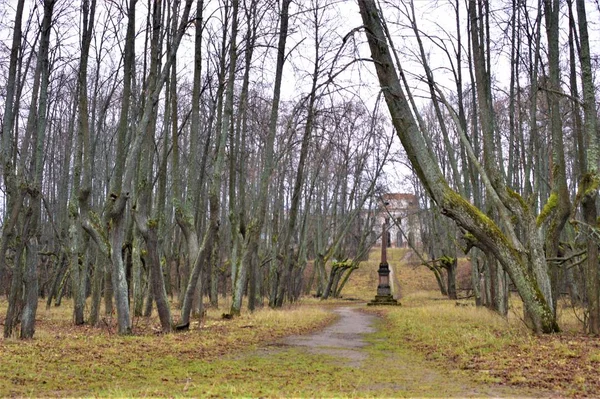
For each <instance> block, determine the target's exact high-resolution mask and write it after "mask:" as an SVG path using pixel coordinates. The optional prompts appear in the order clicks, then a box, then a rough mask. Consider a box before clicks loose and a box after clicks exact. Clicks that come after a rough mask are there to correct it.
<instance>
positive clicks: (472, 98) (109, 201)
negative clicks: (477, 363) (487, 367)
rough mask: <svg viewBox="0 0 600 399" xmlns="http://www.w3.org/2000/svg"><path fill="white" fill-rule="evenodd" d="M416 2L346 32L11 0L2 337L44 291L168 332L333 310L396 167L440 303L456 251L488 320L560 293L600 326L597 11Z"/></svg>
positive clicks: (310, 6)
mask: <svg viewBox="0 0 600 399" xmlns="http://www.w3.org/2000/svg"><path fill="white" fill-rule="evenodd" d="M424 4H425V3H421V2H414V1H411V2H404V3H402V4H398V3H397V2H388V1H382V2H375V1H373V0H359V1H358V6H359V7H358V10H355V11H354V12H357V11H359V10H360V16H361V18H362V26H348V20H351V19H349V18H348V15H349V14H348V12H349V11H348V10H344V8H345V7H346V5H345V4H340V3H339V2H336V1H329V0H310V1H306V2H304V1H303V2H298V1H291V0H280V1H278V0H260V1H259V0H242V1H240V0H212V1H208V0H195V1H194V0H112V1H106V2H96V0H83V1H82V2H81V3H80V4H76V5H71V4H65V3H64V2H58V1H55V0H44V1H40V2H33V3H32V2H26V1H25V0H17V1H16V4H14V7H12V8H10V10H11V12H7V13H5V14H4V16H3V17H2V20H1V23H2V26H1V28H2V31H3V32H7V36H6V37H9V38H10V39H9V40H7V41H5V46H3V48H2V51H1V52H0V57H2V58H1V62H0V71H1V73H2V76H3V77H4V79H3V80H2V84H1V85H0V86H1V87H0V89H1V92H0V99H1V101H0V105H1V107H0V108H1V109H0V112H2V114H1V115H0V116H1V120H2V138H1V140H0V145H1V148H0V157H1V159H0V160H1V164H2V205H3V206H2V234H1V236H0V286H1V287H2V290H3V293H4V294H5V295H6V296H7V297H8V309H7V314H6V318H5V323H4V335H5V336H7V337H8V336H11V335H13V334H17V335H18V336H20V337H22V338H30V337H32V336H33V334H34V331H35V314H36V311H37V303H38V299H39V298H40V297H44V298H46V300H47V305H48V306H51V305H52V304H53V303H54V304H60V303H61V300H62V299H63V298H64V297H65V296H66V297H69V298H71V300H72V301H73V304H74V306H73V309H74V310H73V321H74V323H75V324H82V323H90V324H92V325H96V324H98V322H99V321H100V319H101V317H102V316H101V311H102V309H103V310H104V312H106V313H107V314H113V313H114V314H115V315H116V318H117V323H118V330H119V333H121V334H130V333H131V332H132V317H137V316H143V315H150V314H151V312H152V310H153V307H156V309H157V311H158V314H159V318H160V322H161V326H162V329H163V331H164V332H169V331H172V330H173V329H185V328H188V327H189V322H190V318H191V317H192V315H193V314H202V312H203V307H204V306H206V304H204V303H203V302H204V298H206V301H208V302H209V305H210V306H217V305H218V304H219V301H220V300H221V299H220V298H222V296H223V295H228V296H230V298H231V302H230V307H229V309H228V312H229V313H228V314H229V315H231V316H235V315H237V314H239V313H240V311H241V309H242V304H243V303H245V304H247V306H248V308H249V309H251V310H252V309H255V308H256V307H259V306H263V304H268V305H269V306H273V307H278V306H282V304H283V303H285V302H288V301H295V300H297V299H298V298H299V297H300V296H301V295H303V294H304V293H307V292H316V295H318V296H321V297H328V296H330V295H339V293H340V286H341V287H343V284H344V281H347V277H348V275H347V274H345V275H342V273H350V272H351V271H352V270H353V268H355V267H356V265H357V263H356V262H357V261H358V259H360V258H361V257H362V256H364V254H365V252H366V251H367V250H368V248H370V246H371V245H372V242H373V236H372V234H371V232H372V230H373V223H374V220H375V218H374V215H375V213H376V212H371V211H373V210H376V209H377V208H378V206H379V204H378V201H379V200H380V198H381V195H382V194H383V193H385V192H386V191H388V190H389V189H388V188H387V186H386V184H387V180H386V174H387V172H386V167H388V168H389V165H390V164H394V163H395V164H396V165H398V164H402V165H405V166H406V167H408V168H409V169H410V170H411V171H412V175H410V176H408V177H407V179H408V181H409V184H410V185H411V186H412V187H413V188H414V190H415V192H416V194H418V195H419V197H420V202H421V211H420V212H419V216H420V220H421V223H422V227H421V230H422V232H423V248H424V251H425V252H426V253H425V254H423V255H422V256H423V261H424V263H426V264H428V265H429V266H431V269H432V271H434V273H436V276H437V277H438V281H439V282H440V287H441V288H444V289H447V292H448V294H449V295H456V293H455V289H454V288H453V283H452V278H449V279H448V283H447V284H445V283H443V281H442V279H441V274H440V271H441V270H442V269H444V270H446V272H445V273H446V274H447V275H448V276H449V277H452V276H454V275H455V267H456V257H458V256H459V254H460V253H461V252H464V253H466V254H468V256H469V257H470V260H471V266H472V268H471V279H472V288H473V292H474V298H475V301H476V303H477V304H478V305H485V306H488V307H490V308H492V309H494V310H495V311H497V312H498V313H500V314H504V315H505V314H507V312H508V296H509V290H510V289H511V287H512V289H514V290H516V292H517V293H518V295H519V296H520V298H521V299H522V300H523V303H524V307H525V319H526V320H527V322H528V324H529V325H530V327H531V328H532V330H534V331H536V332H538V333H542V332H553V331H557V330H558V329H559V326H558V324H557V307H558V306H559V303H560V301H561V300H562V297H563V296H564V295H563V294H567V296H568V298H569V299H570V301H571V302H572V304H573V305H574V307H575V308H576V309H577V311H580V310H581V318H582V322H583V325H584V326H585V328H586V329H587V330H588V331H589V332H591V333H594V334H597V333H598V332H599V330H600V298H599V294H600V285H599V282H598V239H597V237H598V236H597V231H598V227H597V197H598V179H599V178H598V153H599V150H598V138H597V135H598V127H597V109H596V87H595V83H594V74H593V71H594V70H595V69H594V65H595V62H596V61H595V57H594V55H593V53H592V50H593V49H592V48H591V46H590V37H589V36H590V35H589V32H588V22H587V15H588V13H589V12H590V7H591V8H592V9H593V8H594V7H596V9H594V11H595V12H597V11H598V10H597V4H595V3H586V2H585V1H584V0H574V1H573V0H567V1H566V2H559V1H558V0H538V1H517V0H512V1H501V2H497V3H494V4H490V2H486V1H483V0H468V1H464V2H461V1H458V0H449V1H446V2H436V3H435V6H436V7H439V8H441V9H442V12H443V10H445V11H446V12H445V13H444V15H445V17H448V16H452V17H453V23H452V24H449V25H447V26H445V25H443V24H441V23H440V24H437V25H436V26H435V27H434V28H433V27H432V25H431V24H427V23H424V20H423V13H425V12H426V11H427V10H424V9H423V7H427V5H426V4H425V5H424ZM586 7H587V10H586ZM359 24H360V22H359ZM367 48H368V49H369V50H370V53H371V56H370V57H369V56H367V54H366V53H367ZM440 59H441V60H442V62H439V60H440ZM499 59H504V60H508V63H506V64H505V65H504V64H502V63H498V60H499ZM440 65H441V66H440ZM501 69H509V73H508V74H506V71H505V70H501ZM373 71H375V73H376V78H377V83H379V88H378V90H379V89H380V96H374V97H372V98H373V99H372V100H371V99H366V97H367V96H366V95H365V93H366V92H368V88H369V86H370V82H369V77H368V76H369V74H372V73H373ZM501 73H502V74H504V75H507V76H508V80H507V81H505V80H503V79H501V80H497V79H496V77H497V75H499V74H501ZM291 75H294V76H295V78H296V79H297V80H298V81H299V82H301V84H296V85H294V84H293V83H291V82H292V80H291V79H290V76H291ZM292 86H293V89H292V88H291V87H292ZM290 91H294V93H290ZM384 102H385V104H386V105H387V108H388V111H389V116H391V119H390V118H388V115H387V114H386V113H384V112H383V111H382V109H381V108H382V107H381V106H382V105H383V103H384ZM390 128H393V129H395V131H396V134H397V136H398V137H399V139H400V141H401V144H402V147H403V148H404V150H405V152H404V154H398V153H396V151H395V150H394V147H393V145H392V139H391V137H390V134H389V130H390ZM440 214H442V215H445V216H447V218H440V217H439V215H440ZM332 262H334V265H335V266H336V267H330V266H328V265H330V264H331V263H332ZM169 296H170V297H171V298H172V300H170V299H169ZM244 298H246V299H247V302H243V299H244ZM171 303H174V304H176V306H179V307H181V316H180V318H179V319H178V320H174V319H173V316H172V314H171V310H172V309H171V306H172V305H171Z"/></svg>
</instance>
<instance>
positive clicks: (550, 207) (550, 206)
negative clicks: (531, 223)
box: [536, 193, 558, 227]
mask: <svg viewBox="0 0 600 399" xmlns="http://www.w3.org/2000/svg"><path fill="white" fill-rule="evenodd" d="M557 206H558V194H556V193H552V194H550V197H549V198H548V201H546V204H545V205H544V207H543V208H542V211H541V212H540V214H539V215H538V217H537V219H536V224H537V226H538V227H540V226H541V225H542V224H543V223H544V221H545V220H546V219H548V217H549V216H550V215H551V214H552V212H553V211H554V210H555V209H556V207H557Z"/></svg>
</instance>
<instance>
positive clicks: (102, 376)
mask: <svg viewBox="0 0 600 399" xmlns="http://www.w3.org/2000/svg"><path fill="white" fill-rule="evenodd" d="M220 314H221V313H220V312H219V310H217V309H213V310H210V311H209V312H208V314H207V317H206V321H205V322H204V325H203V326H202V328H200V327H199V325H198V323H196V324H195V325H193V326H192V327H193V328H192V330H190V331H188V332H185V333H180V334H169V335H159V334H155V333H153V331H155V330H156V329H157V327H158V321H157V319H156V317H155V318H152V319H150V320H149V321H140V320H136V321H134V324H135V323H137V328H136V329H137V331H143V333H142V334H140V335H134V336H128V337H123V336H119V335H116V334H115V333H114V329H113V328H108V327H106V326H105V327H104V328H100V329H98V328H92V327H89V326H79V327H75V326H72V325H71V323H70V322H69V320H70V317H69V309H68V307H66V306H65V307H64V308H51V309H49V310H45V309H44V307H42V305H41V304H40V311H39V316H38V322H37V332H36V336H35V339H33V340H30V341H18V340H15V339H4V340H2V341H0V358H2V359H3V361H2V362H1V363H0V376H3V377H5V378H0V396H80V395H90V394H95V395H100V396H122V395H120V393H124V392H131V393H132V394H133V393H135V395H136V396H138V395H142V396H146V395H152V396H171V395H173V394H175V393H179V394H183V392H185V391H183V390H182V389H183V388H185V386H186V382H188V380H189V378H190V375H193V374H197V372H200V371H202V370H210V365H211V362H213V361H215V360H216V359H219V358H220V357H222V356H227V355H230V354H234V353H240V352H242V351H246V350H252V349H255V348H256V347H257V345H259V344H261V343H264V342H270V341H273V340H276V339H278V338H280V337H283V336H287V335H291V334H301V333H306V332H308V331H311V330H313V329H315V328H319V327H321V326H323V325H324V324H326V323H328V322H330V321H331V320H332V318H333V316H332V315H331V314H330V313H329V312H327V311H326V310H324V309H320V308H318V307H315V306H311V305H310V304H308V305H307V306H294V307H288V308H286V309H283V310H271V309H261V310H258V311H256V312H254V313H244V314H242V316H241V317H239V318H235V319H233V320H222V319H221V318H220ZM111 324H112V323H109V325H111ZM140 387H144V388H143V391H140ZM188 388H189V384H188ZM127 396H129V395H127Z"/></svg>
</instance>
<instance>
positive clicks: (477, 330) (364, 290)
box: [0, 249, 600, 397]
mask: <svg viewBox="0 0 600 399" xmlns="http://www.w3.org/2000/svg"><path fill="white" fill-rule="evenodd" d="M388 255H389V256H388V262H389V263H390V265H391V267H392V268H393V269H394V274H395V281H397V284H396V285H397V286H396V288H398V289H399V290H400V293H401V302H402V306H401V307H389V308H375V309H373V308H368V309H367V308H366V307H364V308H363V307H362V305H361V304H360V303H359V302H356V301H355V302H348V301H347V299H349V298H354V299H357V300H358V301H363V302H364V301H369V300H371V299H372V298H373V297H374V295H375V292H376V287H377V268H378V265H379V260H378V259H379V251H377V250H375V251H373V253H372V257H371V259H370V260H369V261H367V262H364V263H362V264H361V266H360V267H359V269H358V270H356V271H355V272H354V273H353V275H352V277H351V279H350V281H349V283H348V285H347V287H346V289H345V290H344V292H343V295H344V299H341V300H333V301H326V302H323V301H320V300H318V299H314V298H306V299H303V300H302V301H301V302H300V303H298V304H295V305H294V306H289V307H287V308H285V309H283V310H270V309H266V308H265V309H260V310H258V311H256V312H254V313H243V314H242V316H241V317H238V318H235V319H233V320H223V319H221V314H222V313H223V312H224V311H225V309H226V307H224V308H222V309H208V313H207V316H206V318H205V320H204V321H203V323H202V325H201V324H200V323H199V321H198V320H196V321H194V322H193V323H192V329H191V330H190V331H188V332H185V333H181V334H170V335H161V334H158V333H157V332H158V331H159V322H158V319H157V317H156V316H155V317H153V318H150V319H145V318H137V319H134V321H133V325H134V331H135V333H136V335H134V336H129V337H122V336H119V335H117V334H116V333H115V331H116V329H115V325H114V324H115V322H114V320H111V319H105V320H104V322H103V326H102V328H92V327H90V326H78V327H75V326H73V325H72V323H71V311H72V309H71V308H70V306H69V305H70V304H69V303H68V301H65V305H66V306H65V305H63V306H62V307H60V308H54V307H52V308H50V309H45V307H44V305H43V304H41V303H40V307H39V311H38V321H37V331H36V335H35V339H33V340H30V341H19V340H15V339H0V359H2V362H0V377H3V378H0V396H102V397H105V396H108V397H130V396H136V397H139V396H161V397H162V396H170V397H173V396H194V397H197V396H201V397H231V396H253V397H279V396H299V397H314V396H325V397H381V396H388V397H389V396H394V397H404V396H406V397H409V396H423V397H440V396H443V397H451V396H454V397H456V396H482V395H492V396H528V395H529V396H540V395H543V396H547V395H557V396H561V397H566V396H590V395H595V394H596V392H600V379H599V378H598V375H597V368H598V365H599V364H600V342H598V340H597V339H595V338H591V337H587V336H585V335H583V334H581V332H580V324H579V322H578V320H577V317H576V316H575V313H574V312H573V311H572V310H571V309H570V308H568V307H566V306H561V307H560V308H559V316H560V324H561V326H562V327H563V329H564V332H563V333H560V334H554V335H549V336H548V335H547V336H535V335H532V334H531V333H530V332H529V331H528V330H527V328H526V327H525V326H524V324H523V322H522V320H521V318H522V317H521V315H522V305H521V303H520V302H519V301H518V300H516V299H515V298H514V297H513V298H511V302H510V306H511V310H510V312H509V317H508V318H503V317H500V316H498V315H497V314H495V313H493V312H491V311H489V310H487V309H484V308H477V307H475V306H471V304H470V302H468V301H459V302H460V303H462V304H466V305H468V306H457V301H450V300H447V299H445V298H443V297H442V296H441V295H440V294H439V293H438V292H437V291H436V290H437V284H436V282H435V279H434V277H433V275H432V273H431V272H430V271H429V270H428V269H427V268H425V267H424V266H418V265H416V264H414V263H412V262H414V258H411V257H410V255H409V254H408V252H407V250H405V249H391V250H390V251H389V254H388ZM463 262H465V261H464V260H463ZM224 302H226V301H224ZM340 305H344V306H359V307H360V308H361V309H363V310H364V311H365V312H376V313H377V314H379V315H381V316H382V318H381V319H379V322H378V327H379V328H378V331H377V332H376V333H372V334H369V335H368V336H367V337H366V339H367V340H368V341H369V342H370V344H371V345H370V346H368V347H367V348H365V349H363V350H364V351H366V353H367V354H368V356H367V358H366V360H364V362H363V363H362V364H361V366H360V367H356V366H354V365H352V364H348V362H345V361H344V360H343V359H340V358H336V357H332V356H331V355H328V354H323V353H312V352H310V351H306V350H300V349H296V348H289V347H280V346H278V345H273V343H274V342H277V340H278V339H279V338H281V337H284V336H287V335H292V334H302V333H307V332H310V331H313V330H314V329H318V328H320V327H322V326H324V325H325V324H327V323H330V322H331V321H332V320H333V318H334V316H332V313H331V312H329V309H330V308H331V307H334V306H340ZM5 311H6V301H0V314H4V313H5Z"/></svg>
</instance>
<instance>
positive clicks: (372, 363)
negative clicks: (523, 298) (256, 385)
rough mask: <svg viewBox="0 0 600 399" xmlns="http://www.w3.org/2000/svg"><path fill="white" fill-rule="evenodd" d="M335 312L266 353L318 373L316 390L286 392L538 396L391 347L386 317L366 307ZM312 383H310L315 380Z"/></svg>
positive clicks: (308, 384)
mask: <svg viewBox="0 0 600 399" xmlns="http://www.w3.org/2000/svg"><path fill="white" fill-rule="evenodd" d="M334 312H335V313H337V315H338V316H339V318H338V320H337V321H336V322H335V323H333V324H332V325H330V326H329V327H327V328H325V329H324V330H322V331H319V332H316V333H313V334H310V335H306V336H291V337H288V338H285V339H284V340H282V341H279V342H278V343H276V344H274V345H273V346H271V347H270V348H269V349H265V350H264V351H263V352H262V355H261V357H263V359H264V357H267V358H269V359H272V360H273V362H274V366H275V367H277V365H276V364H277V362H279V361H280V360H279V359H282V358H285V359H291V358H296V359H303V360H298V363H299V364H302V365H303V366H302V369H300V366H299V365H298V366H296V363H291V364H286V365H285V367H287V368H288V371H291V372H294V370H293V369H294V367H298V369H299V370H298V371H297V372H298V373H305V374H306V376H307V377H310V378H312V382H313V383H314V385H315V386H314V387H313V388H314V389H311V390H307V388H304V389H301V388H300V387H297V385H298V384H295V385H296V387H295V388H294V389H295V390H294V391H290V392H287V391H285V389H286V387H285V385H282V389H283V390H284V391H283V392H282V393H281V394H282V396H331V394H332V392H335V394H334V396H350V397H362V396H373V397H527V396H535V395H532V394H531V392H527V391H516V390H513V389H511V388H509V387H504V386H498V385H493V384H488V383H486V382H485V380H484V381H482V382H476V381H475V380H474V379H473V378H472V377H468V376H466V375H465V374H464V372H462V371H458V370H456V371H449V370H441V369H436V368H434V367H433V366H432V363H431V362H427V361H426V360H424V359H423V357H422V355H420V354H419V353H416V352H414V351H412V350H411V349H410V348H408V347H406V348H397V347H394V348H393V350H388V349H386V346H387V345H388V343H387V342H386V340H385V335H384V334H383V335H382V332H381V331H379V330H380V328H379V327H380V325H378V324H379V323H378V322H379V321H380V319H379V318H378V317H377V316H375V315H372V314H367V313H364V312H361V311H360V310H359V309H358V308H356V307H342V308H338V309H335V310H334ZM274 347H275V348H276V349H275V348H274ZM388 348H389V347H388ZM305 363H309V365H308V366H307V365H306V364H305ZM310 364H312V365H313V366H312V367H313V368H314V369H316V370H317V371H319V370H321V371H325V370H326V371H325V372H327V373H328V374H329V376H330V378H331V379H332V380H334V381H335V383H336V384H337V385H338V386H339V389H337V390H336V389H335V388H333V391H332V390H331V389H332V388H331V387H325V386H324V383H323V382H322V381H321V380H320V378H317V377H316V374H315V375H314V377H312V376H311V374H313V373H311V372H310V371H309V370H310V368H311V366H310ZM327 364H329V365H330V367H331V369H329V367H328V366H327ZM282 366H283V365H282ZM290 368H291V369H292V370H290ZM319 377H322V376H319ZM270 383H272V384H273V383H275V384H277V381H273V380H271V381H270ZM307 386H310V381H309V382H308V383H307ZM296 389H299V390H296Z"/></svg>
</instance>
